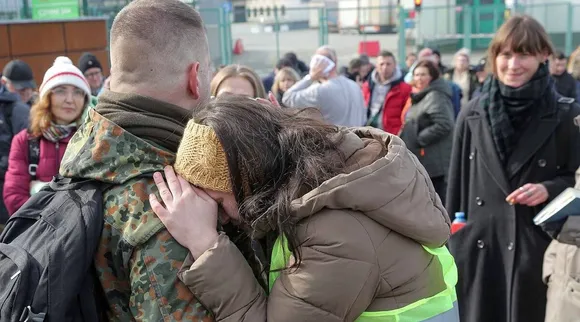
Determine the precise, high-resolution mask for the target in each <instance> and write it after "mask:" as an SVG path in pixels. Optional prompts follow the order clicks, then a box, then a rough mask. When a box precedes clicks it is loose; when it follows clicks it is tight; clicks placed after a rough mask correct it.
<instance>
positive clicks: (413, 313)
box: [269, 237, 457, 322]
mask: <svg viewBox="0 0 580 322" xmlns="http://www.w3.org/2000/svg"><path fill="white" fill-rule="evenodd" d="M423 248H424V249H425V250H426V251H427V252H429V253H431V254H433V255H434V256H435V257H437V259H438V260H439V262H440V263H441V267H442V271H443V279H444V280H445V284H446V285H447V288H446V289H445V290H443V291H442V292H440V293H437V294H435V295H434V296H431V297H429V298H425V299H421V300H419V301H417V302H414V303H411V304H409V305H407V306H405V307H402V308H400V309H396V310H390V311H376V312H363V313H362V314H361V316H359V318H358V319H356V322H378V321H380V322H416V321H424V320H427V319H430V318H432V317H435V316H437V315H439V314H442V313H445V312H447V311H449V310H451V309H453V304H454V302H456V301H457V293H456V292H455V285H456V284H457V267H456V266H455V260H454V259H453V256H452V255H451V254H450V253H449V250H448V249H447V247H445V246H443V247H439V248H428V247H425V246H423ZM291 255H292V253H291V252H290V250H289V249H288V242H287V241H286V238H284V237H278V239H276V242H275V243H274V248H273V249H272V258H271V260H272V261H271V267H272V271H271V272H270V276H269V288H270V291H272V287H273V286H274V282H275V281H276V279H278V277H279V276H280V269H284V268H285V267H286V265H287V263H288V260H290V256H291Z"/></svg>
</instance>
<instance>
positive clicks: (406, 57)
mask: <svg viewBox="0 0 580 322" xmlns="http://www.w3.org/2000/svg"><path fill="white" fill-rule="evenodd" d="M409 57H415V58H417V53H414V52H413V53H408V54H407V56H405V59H408V58H409Z"/></svg>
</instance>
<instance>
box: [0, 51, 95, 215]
mask: <svg viewBox="0 0 580 322" xmlns="http://www.w3.org/2000/svg"><path fill="white" fill-rule="evenodd" d="M90 95H91V92H90V88H89V84H88V83H87V80H86V79H85V77H84V76H83V74H82V73H81V71H80V70H79V69H78V68H77V67H75V66H74V65H73V64H72V62H71V61H70V59H68V58H66V57H59V58H57V59H56V60H55V62H54V65H53V66H52V67H50V68H49V69H48V70H47V71H46V73H45V74H44V79H43V81H42V85H41V86H40V97H39V100H38V102H37V103H36V104H35V105H33V106H32V108H31V110H30V126H29V129H28V130H24V131H22V132H20V133H18V134H17V135H16V136H15V137H14V139H13V140H12V145H11V148H10V156H9V165H8V171H7V172H6V178H5V183H4V202H5V203H6V208H7V209H8V211H9V213H10V214H13V213H14V212H16V211H17V210H18V209H19V208H20V207H21V206H22V205H23V204H24V203H25V202H26V201H27V200H28V199H29V198H30V195H31V194H34V193H35V192H37V191H38V190H40V189H41V188H42V187H43V186H44V185H45V184H46V183H47V182H49V181H50V180H52V177H53V176H54V175H56V174H58V170H59V166H60V161H61V159H62V157H63V154H64V152H65V150H66V147H67V144H68V141H69V140H70V138H71V137H72V136H73V134H74V133H75V132H76V130H77V127H78V126H79V124H80V120H81V116H82V114H83V111H84V110H85V107H87V105H88V104H89V101H90ZM34 159H38V160H34ZM35 161H36V162H37V163H38V164H35V163H36V162H35Z"/></svg>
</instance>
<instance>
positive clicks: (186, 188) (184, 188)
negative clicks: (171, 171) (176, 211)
mask: <svg viewBox="0 0 580 322" xmlns="http://www.w3.org/2000/svg"><path fill="white" fill-rule="evenodd" d="M177 180H179V184H180V185H181V193H182V194H184V195H185V194H187V193H191V192H192V190H193V189H191V184H190V183H189V182H187V180H185V179H183V177H182V176H180V175H178V176H177Z"/></svg>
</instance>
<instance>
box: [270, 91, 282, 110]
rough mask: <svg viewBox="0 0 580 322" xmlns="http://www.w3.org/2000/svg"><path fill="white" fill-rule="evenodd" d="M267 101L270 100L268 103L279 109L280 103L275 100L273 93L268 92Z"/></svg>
mask: <svg viewBox="0 0 580 322" xmlns="http://www.w3.org/2000/svg"><path fill="white" fill-rule="evenodd" d="M268 99H270V102H271V103H272V104H274V106H278V107H280V103H279V102H278V99H277V98H276V95H274V93H272V92H268Z"/></svg>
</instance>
